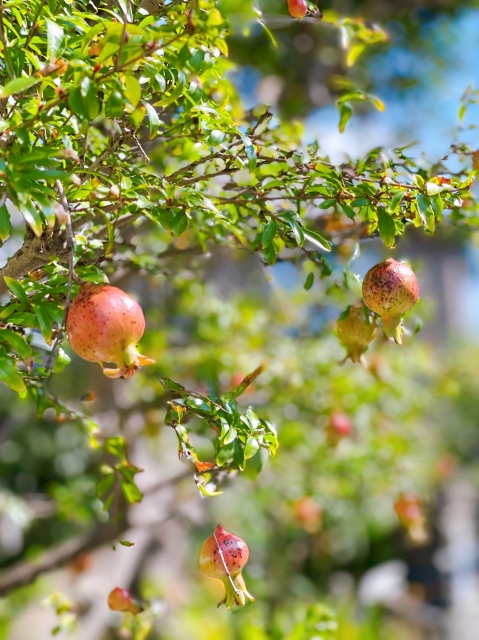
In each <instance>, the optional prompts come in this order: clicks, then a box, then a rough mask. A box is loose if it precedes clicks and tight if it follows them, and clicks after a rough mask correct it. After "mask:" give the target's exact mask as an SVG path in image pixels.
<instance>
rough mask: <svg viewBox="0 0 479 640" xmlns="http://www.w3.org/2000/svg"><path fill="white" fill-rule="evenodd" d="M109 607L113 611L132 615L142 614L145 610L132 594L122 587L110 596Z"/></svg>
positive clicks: (114, 590)
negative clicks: (127, 612)
mask: <svg viewBox="0 0 479 640" xmlns="http://www.w3.org/2000/svg"><path fill="white" fill-rule="evenodd" d="M108 606H109V607H110V609H111V610H112V611H123V612H126V611H129V612H130V613H140V612H141V611H143V609H142V608H141V607H140V605H139V604H137V603H136V602H134V600H133V599H132V597H131V595H130V592H129V591H127V590H126V589H122V588H121V587H116V588H115V589H113V591H111V592H110V595H109V596H108Z"/></svg>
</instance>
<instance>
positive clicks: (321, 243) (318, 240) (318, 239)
mask: <svg viewBox="0 0 479 640" xmlns="http://www.w3.org/2000/svg"><path fill="white" fill-rule="evenodd" d="M303 233H304V236H305V238H306V239H307V240H309V241H310V242H312V243H313V244H315V245H316V246H317V247H319V248H320V249H322V250H323V251H331V248H332V246H333V245H332V244H331V242H329V240H326V238H323V236H322V235H321V234H320V233H318V232H317V231H311V229H305V228H304V227H303Z"/></svg>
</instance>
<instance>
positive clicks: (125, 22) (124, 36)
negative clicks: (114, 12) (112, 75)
mask: <svg viewBox="0 0 479 640" xmlns="http://www.w3.org/2000/svg"><path fill="white" fill-rule="evenodd" d="M118 4H119V6H120V9H121V12H122V14H123V31H122V33H121V40H120V48H119V50H118V53H117V56H116V60H115V69H116V70H117V71H118V69H119V68H120V60H121V54H122V53H123V47H124V46H125V42H126V41H127V33H126V28H127V25H128V13H127V12H128V11H129V10H130V3H129V2H128V8H127V11H123V6H122V4H121V3H120V2H119V3H118Z"/></svg>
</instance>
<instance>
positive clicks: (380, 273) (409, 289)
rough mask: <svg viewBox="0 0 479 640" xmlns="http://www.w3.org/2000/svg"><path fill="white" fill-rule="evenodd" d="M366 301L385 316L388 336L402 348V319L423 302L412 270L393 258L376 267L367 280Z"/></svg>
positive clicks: (379, 313) (384, 320)
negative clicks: (420, 300)
mask: <svg viewBox="0 0 479 640" xmlns="http://www.w3.org/2000/svg"><path fill="white" fill-rule="evenodd" d="M363 299H364V302H365V304H366V306H367V307H369V309H371V311H374V312H375V313H377V314H378V315H379V316H381V318H382V324H383V331H384V333H385V334H386V336H387V337H388V338H394V340H395V341H396V342H397V343H398V344H401V343H402V337H401V336H402V325H401V316H402V315H404V314H405V313H406V311H409V309H411V308H412V307H413V306H414V305H415V304H416V302H417V301H418V299H419V285H418V282H417V279H416V276H415V274H414V271H413V270H412V269H411V267H408V265H407V264H404V263H402V262H397V261H396V260H394V259H393V258H388V259H387V260H385V261H384V262H380V263H379V264H377V265H376V266H374V267H372V269H369V271H368V272H367V274H366V277H365V278H364V282H363Z"/></svg>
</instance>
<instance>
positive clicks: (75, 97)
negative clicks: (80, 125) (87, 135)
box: [69, 87, 89, 120]
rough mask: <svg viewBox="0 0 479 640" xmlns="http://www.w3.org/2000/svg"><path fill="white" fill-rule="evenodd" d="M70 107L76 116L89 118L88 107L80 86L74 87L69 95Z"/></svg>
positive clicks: (84, 118)
mask: <svg viewBox="0 0 479 640" xmlns="http://www.w3.org/2000/svg"><path fill="white" fill-rule="evenodd" d="M69 104H70V109H71V110H72V111H73V113H74V114H75V115H76V116H79V117H80V118H82V120H87V119H88V117H89V111H88V107H87V105H86V104H85V102H84V100H83V96H82V94H81V89H80V87H73V89H72V90H71V91H70V96H69Z"/></svg>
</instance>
